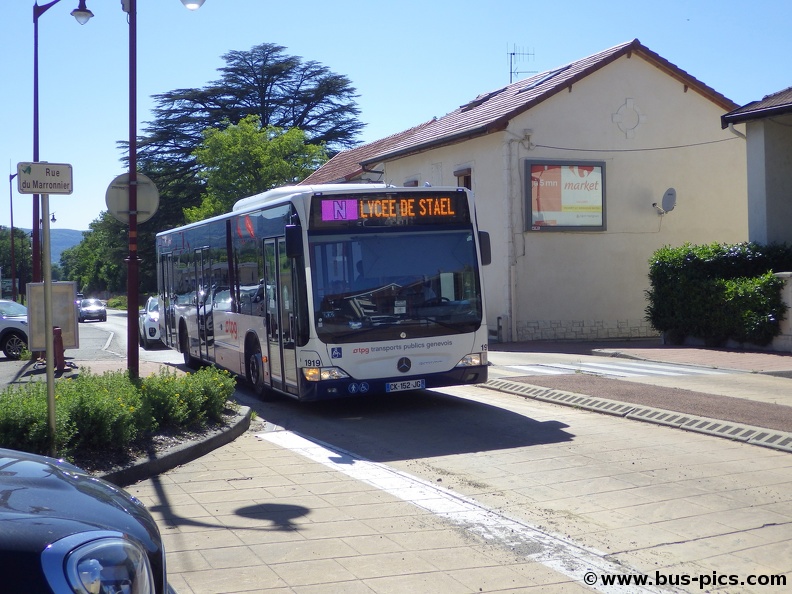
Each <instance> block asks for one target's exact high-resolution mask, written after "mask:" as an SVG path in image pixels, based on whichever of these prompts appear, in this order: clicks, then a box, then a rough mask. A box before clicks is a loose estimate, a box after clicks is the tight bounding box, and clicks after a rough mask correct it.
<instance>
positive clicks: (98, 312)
mask: <svg viewBox="0 0 792 594" xmlns="http://www.w3.org/2000/svg"><path fill="white" fill-rule="evenodd" d="M77 318H78V319H79V320H80V322H85V321H86V320H99V321H100V322H106V321H107V308H106V307H105V304H104V303H103V302H102V301H100V300H99V299H83V300H82V301H80V309H79V310H78V311H77Z"/></svg>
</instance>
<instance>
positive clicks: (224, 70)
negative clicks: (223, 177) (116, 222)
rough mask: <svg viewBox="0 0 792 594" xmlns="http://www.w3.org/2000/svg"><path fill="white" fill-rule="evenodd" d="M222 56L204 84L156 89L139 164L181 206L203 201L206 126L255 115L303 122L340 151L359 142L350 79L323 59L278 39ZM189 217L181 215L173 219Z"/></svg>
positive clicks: (321, 142)
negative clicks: (200, 151)
mask: <svg viewBox="0 0 792 594" xmlns="http://www.w3.org/2000/svg"><path fill="white" fill-rule="evenodd" d="M223 60H224V61H225V66H223V67H221V68H219V69H218V71H219V72H220V74H221V76H220V78H219V79H218V80H216V81H213V82H210V83H209V84H208V85H206V86H205V87H202V88H188V89H176V90H173V91H169V92H167V93H162V94H160V95H155V97H154V98H155V105H156V106H155V109H154V120H153V121H151V122H148V124H147V126H146V128H145V134H144V136H143V137H142V138H140V139H139V141H138V165H139V167H140V168H141V170H142V171H143V172H144V173H145V174H146V175H148V176H149V177H150V178H151V179H152V180H153V181H154V182H155V184H156V185H157V187H158V188H159V190H160V195H162V196H167V197H168V199H169V200H172V201H175V202H176V203H178V204H179V206H180V208H179V214H181V211H182V210H183V209H184V208H188V207H194V206H196V205H197V204H198V203H199V202H200V198H199V196H200V195H201V194H202V193H203V186H202V183H201V182H202V179H203V178H202V177H201V176H200V175H199V174H200V171H201V165H200V163H199V162H198V159H197V157H196V154H195V151H196V148H197V147H198V146H199V145H200V144H201V143H202V142H203V141H204V136H203V133H204V131H205V130H208V129H220V130H222V129H225V128H226V127H227V126H228V125H229V124H231V125H237V124H239V123H240V122H241V121H242V120H243V119H244V118H245V117H247V116H251V115H255V116H258V118H259V124H260V126H261V127H262V128H264V129H268V128H270V127H274V128H280V129H282V130H291V129H292V128H298V129H299V130H301V131H302V132H303V133H304V134H305V141H306V143H307V144H312V145H317V146H324V147H326V149H327V150H328V151H329V152H330V153H334V152H336V151H338V150H340V149H342V148H346V147H350V146H353V145H354V144H355V143H356V136H357V135H358V134H359V133H360V131H361V130H362V129H363V124H362V123H361V122H360V121H359V120H358V119H357V118H358V115H359V113H360V110H359V109H358V107H357V104H356V102H355V99H356V98H357V95H356V90H355V88H354V87H353V86H352V85H351V82H350V80H349V79H348V78H347V77H346V76H343V75H339V74H335V73H333V72H331V71H330V70H329V69H328V68H327V67H326V66H323V65H321V64H319V63H318V62H316V61H313V60H310V61H304V60H303V59H302V58H300V57H298V56H291V55H288V54H286V53H285V48H284V47H282V46H280V45H276V44H271V43H263V44H261V45H257V46H255V47H253V48H252V49H250V50H249V51H231V52H229V53H227V54H225V55H224V56H223ZM121 144H122V145H123V144H124V143H121ZM182 222H184V221H183V220H179V219H174V220H173V221H172V224H171V226H177V225H178V224H181V223H182Z"/></svg>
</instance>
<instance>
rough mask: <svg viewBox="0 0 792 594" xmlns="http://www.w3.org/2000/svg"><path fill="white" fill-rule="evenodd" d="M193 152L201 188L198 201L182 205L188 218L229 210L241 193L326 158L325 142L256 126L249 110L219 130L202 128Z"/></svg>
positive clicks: (294, 175) (298, 174)
mask: <svg viewBox="0 0 792 594" xmlns="http://www.w3.org/2000/svg"><path fill="white" fill-rule="evenodd" d="M194 154H195V158H196V161H197V162H198V164H199V165H200V167H201V173H200V176H201V178H202V179H204V180H205V181H206V192H205V193H204V195H203V198H202V201H201V205H200V206H198V207H193V208H187V209H186V210H185V216H186V218H187V220H188V221H200V220H201V219H205V218H208V217H210V216H215V215H218V214H222V213H224V212H228V211H230V210H231V207H232V206H233V204H234V202H236V201H237V200H239V199H240V198H242V197H245V196H252V195H254V194H258V193H260V192H264V191H266V190H269V189H271V188H274V187H276V186H281V185H288V184H294V183H296V182H298V181H300V180H302V179H304V178H306V177H307V176H308V174H310V173H311V172H312V171H314V170H316V169H317V168H318V167H319V166H320V165H321V164H322V163H324V162H325V161H326V160H327V154H326V152H325V150H324V148H323V147H321V146H316V145H310V144H306V137H305V134H304V133H303V132H302V131H301V130H298V129H297V128H292V129H290V130H287V131H284V130H282V129H280V128H276V127H274V126H268V127H261V125H260V119H259V117H258V116H253V115H251V116H247V117H245V118H243V119H242V120H240V122H239V123H238V124H231V125H228V126H227V127H226V128H225V129H222V130H221V129H218V128H210V129H208V130H205V131H204V141H203V143H202V144H201V145H200V146H199V147H198V148H197V149H196V150H195V153H194Z"/></svg>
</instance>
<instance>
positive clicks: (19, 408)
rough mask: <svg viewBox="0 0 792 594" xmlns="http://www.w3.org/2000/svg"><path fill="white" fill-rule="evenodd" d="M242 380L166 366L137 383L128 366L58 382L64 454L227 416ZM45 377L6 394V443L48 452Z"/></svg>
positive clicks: (2, 411)
mask: <svg viewBox="0 0 792 594" xmlns="http://www.w3.org/2000/svg"><path fill="white" fill-rule="evenodd" d="M235 385H236V381H235V380H234V378H233V377H232V376H231V375H230V374H229V373H228V372H226V371H221V370H218V369H216V368H213V367H207V368H204V369H201V370H200V371H198V372H196V373H193V374H187V375H181V376H180V375H176V373H175V372H168V371H161V372H160V373H159V374H158V375H151V376H149V377H148V378H144V379H142V380H138V381H132V380H131V379H130V377H129V374H128V372H126V371H124V372H120V371H117V372H106V373H104V374H102V375H100V376H97V375H93V374H91V373H90V371H86V372H84V373H80V375H79V376H77V377H76V378H74V379H60V380H57V381H56V383H55V414H56V422H55V425H56V435H55V448H56V451H57V452H58V455H61V456H65V457H67V458H72V457H73V456H74V455H76V454H79V453H84V452H87V451H91V452H102V451H108V452H111V451H112V452H118V451H122V450H124V449H126V448H128V447H129V446H130V445H131V444H132V442H133V441H134V440H135V439H137V438H140V437H146V436H149V435H151V434H152V432H155V431H157V430H158V429H162V428H168V429H171V430H176V431H179V430H185V429H190V428H193V427H196V426H203V425H205V424H206V423H207V422H209V421H220V420H222V414H223V411H224V410H225V408H226V403H227V401H228V400H229V399H230V398H231V396H232V394H233V392H234V388H235ZM49 434H50V432H49V422H48V407H47V385H46V382H41V381H35V382H29V383H26V384H24V385H21V386H10V387H8V388H7V389H6V390H4V391H3V392H0V447H6V448H11V449H16V450H21V451H25V452H31V453H36V454H47V453H49V450H50V442H49V439H50V437H49Z"/></svg>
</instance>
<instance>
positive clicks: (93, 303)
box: [80, 299, 102, 307]
mask: <svg viewBox="0 0 792 594" xmlns="http://www.w3.org/2000/svg"><path fill="white" fill-rule="evenodd" d="M80 307H102V302H101V301H99V300H98V299H83V300H82V302H81V303H80Z"/></svg>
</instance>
